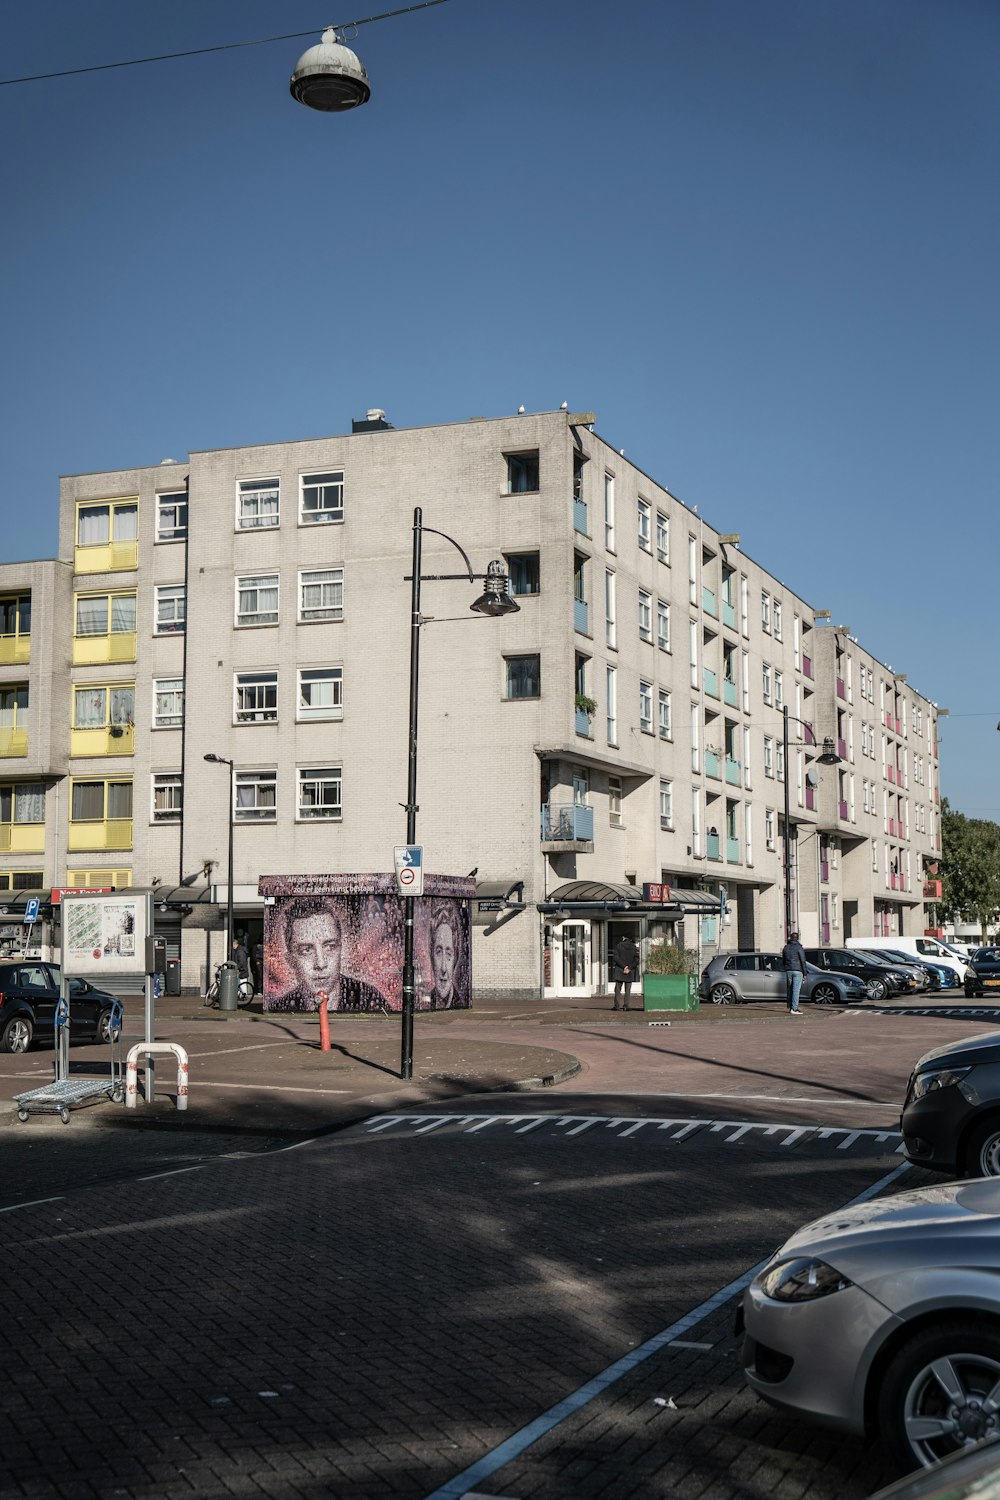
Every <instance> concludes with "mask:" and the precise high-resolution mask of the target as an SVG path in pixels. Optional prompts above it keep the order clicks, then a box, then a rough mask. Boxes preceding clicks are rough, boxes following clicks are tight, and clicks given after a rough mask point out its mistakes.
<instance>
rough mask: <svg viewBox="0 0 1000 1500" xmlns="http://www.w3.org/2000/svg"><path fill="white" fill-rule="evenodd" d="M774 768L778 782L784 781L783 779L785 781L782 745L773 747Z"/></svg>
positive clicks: (783, 749) (783, 748)
mask: <svg viewBox="0 0 1000 1500" xmlns="http://www.w3.org/2000/svg"><path fill="white" fill-rule="evenodd" d="M774 767H775V770H776V771H777V773H778V780H779V781H784V779H785V747H784V745H775V747H774Z"/></svg>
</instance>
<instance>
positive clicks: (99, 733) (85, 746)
mask: <svg viewBox="0 0 1000 1500" xmlns="http://www.w3.org/2000/svg"><path fill="white" fill-rule="evenodd" d="M134 750H135V730H134V729H133V727H132V725H131V724H115V725H114V727H109V726H108V725H107V724H105V725H102V727H101V728H100V729H72V730H70V736H69V753H70V755H131V754H132V753H133V752H134ZM0 753H2V752H0Z"/></svg>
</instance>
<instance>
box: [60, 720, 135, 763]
mask: <svg viewBox="0 0 1000 1500" xmlns="http://www.w3.org/2000/svg"><path fill="white" fill-rule="evenodd" d="M134 751H135V729H134V728H133V726H132V725H131V724H102V725H101V726H100V727H99V728H94V729H71V730H70V735H69V753H70V755H132V754H133V753H134Z"/></svg>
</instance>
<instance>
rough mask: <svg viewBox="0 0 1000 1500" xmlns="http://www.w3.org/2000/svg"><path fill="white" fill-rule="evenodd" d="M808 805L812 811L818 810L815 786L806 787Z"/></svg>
mask: <svg viewBox="0 0 1000 1500" xmlns="http://www.w3.org/2000/svg"><path fill="white" fill-rule="evenodd" d="M806 807H807V808H808V809H809V811H810V812H815V811H816V790H815V788H814V787H811V786H807V787H806Z"/></svg>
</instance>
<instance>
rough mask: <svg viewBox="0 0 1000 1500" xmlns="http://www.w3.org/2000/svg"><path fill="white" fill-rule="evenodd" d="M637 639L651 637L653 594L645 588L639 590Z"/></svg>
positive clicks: (648, 639)
mask: <svg viewBox="0 0 1000 1500" xmlns="http://www.w3.org/2000/svg"><path fill="white" fill-rule="evenodd" d="M639 639H640V641H649V642H652V639H653V596H652V594H650V593H649V592H648V591H647V590H646V589H640V590H639Z"/></svg>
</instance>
